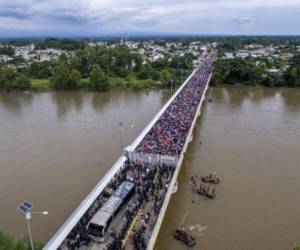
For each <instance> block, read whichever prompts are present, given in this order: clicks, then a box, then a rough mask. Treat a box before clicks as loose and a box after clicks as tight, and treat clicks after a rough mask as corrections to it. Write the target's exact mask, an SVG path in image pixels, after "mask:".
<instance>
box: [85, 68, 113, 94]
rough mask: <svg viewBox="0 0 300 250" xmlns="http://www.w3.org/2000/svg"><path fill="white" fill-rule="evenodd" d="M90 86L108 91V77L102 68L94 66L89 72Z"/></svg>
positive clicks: (97, 89)
mask: <svg viewBox="0 0 300 250" xmlns="http://www.w3.org/2000/svg"><path fill="white" fill-rule="evenodd" d="M90 82H91V85H92V88H93V89H94V90H96V91H108V90H109V88H110V85H109V82H108V77H107V75H106V74H105V73H104V72H103V70H102V69H100V68H96V69H94V70H93V71H92V72H91V74H90Z"/></svg>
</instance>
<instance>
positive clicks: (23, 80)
mask: <svg viewBox="0 0 300 250" xmlns="http://www.w3.org/2000/svg"><path fill="white" fill-rule="evenodd" d="M15 88H16V89H20V90H26V89H29V88H30V80H29V78H28V77H27V76H25V75H20V76H19V77H18V79H17V83H16V86H15Z"/></svg>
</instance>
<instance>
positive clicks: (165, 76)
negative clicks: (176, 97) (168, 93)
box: [160, 69, 172, 87]
mask: <svg viewBox="0 0 300 250" xmlns="http://www.w3.org/2000/svg"><path fill="white" fill-rule="evenodd" d="M171 79H172V74H171V73H170V72H169V71H168V70H166V69H164V70H162V71H161V72H160V80H161V82H162V83H163V84H164V85H165V86H166V87H168V86H169V85H170V82H171Z"/></svg>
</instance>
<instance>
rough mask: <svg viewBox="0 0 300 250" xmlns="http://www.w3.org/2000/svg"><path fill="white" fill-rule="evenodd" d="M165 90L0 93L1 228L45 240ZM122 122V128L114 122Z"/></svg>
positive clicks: (161, 99)
mask: <svg viewBox="0 0 300 250" xmlns="http://www.w3.org/2000/svg"><path fill="white" fill-rule="evenodd" d="M169 94H170V91H150V92H110V93H103V94H102V93H86V92H85V93H81V92H61V93H35V94H32V93H0V124H1V126H0V228H2V229H5V230H6V231H8V232H10V233H11V234H13V235H14V236H16V237H19V238H24V237H25V236H26V224H25V220H24V217H23V216H22V215H21V214H20V213H19V212H18V211H17V209H16V208H17V205H18V204H19V203H20V202H21V201H22V200H23V199H27V200H29V201H31V202H32V203H33V204H34V210H35V211H44V210H48V211H49V215H47V216H41V215H36V216H34V217H33V218H32V231H33V237H34V239H35V240H43V241H44V240H47V239H49V238H50V236H51V235H52V234H53V233H54V232H55V231H56V230H57V228H58V227H59V226H60V225H61V224H62V223H63V222H64V221H65V219H66V218H67V217H68V216H69V215H70V214H71V212H72V211H73V210H74V209H75V208H76V207H77V206H78V204H79V203H80V202H81V201H82V200H83V198H84V197H85V195H86V194H87V193H88V192H89V191H90V190H91V189H92V188H93V187H94V186H95V184H96V183H97V182H98V181H99V180H100V178H101V177H102V176H103V175H104V174H105V173H106V171H107V170H108V169H109V168H110V167H111V165H112V163H113V162H114V161H115V160H116V159H117V158H118V157H119V156H120V154H121V144H122V145H123V146H126V145H128V144H129V143H130V142H132V141H133V139H134V138H135V137H136V136H137V135H138V134H139V133H140V132H141V130H142V129H143V128H144V126H145V125H146V124H147V123H148V122H149V121H150V120H151V119H152V117H153V116H154V114H155V113H156V112H157V111H158V110H159V109H160V107H161V106H162V105H163V104H164V103H165V102H166V101H167V99H168V97H169ZM120 121H122V122H123V123H124V130H123V132H122V133H121V137H120V129H119V127H118V123H119V122H120Z"/></svg>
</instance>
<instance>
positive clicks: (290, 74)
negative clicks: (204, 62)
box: [212, 55, 300, 87]
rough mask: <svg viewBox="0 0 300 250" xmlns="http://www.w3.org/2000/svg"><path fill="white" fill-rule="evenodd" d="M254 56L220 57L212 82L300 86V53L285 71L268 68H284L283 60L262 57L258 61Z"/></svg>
mask: <svg viewBox="0 0 300 250" xmlns="http://www.w3.org/2000/svg"><path fill="white" fill-rule="evenodd" d="M256 62H257V59H254V58H245V59H242V58H233V59H219V60H218V61H217V62H216V63H215V69H214V77H213V81H212V83H213V84H214V85H219V84H244V85H263V86H267V87H279V86H288V87H300V55H298V56H295V57H294V58H293V60H292V61H291V63H290V65H289V66H288V69H287V70H286V71H285V72H284V73H280V72H279V73H269V72H268V71H267V69H268V68H271V67H275V68H279V69H282V68H284V67H285V66H286V65H284V64H283V63H282V62H280V61H279V60H278V61H273V62H272V63H270V62H268V61H267V60H266V59H260V63H259V64H258V63H256ZM282 71H283V70H282Z"/></svg>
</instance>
